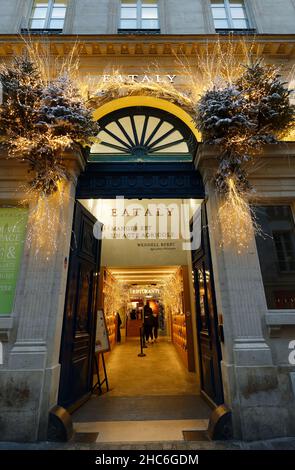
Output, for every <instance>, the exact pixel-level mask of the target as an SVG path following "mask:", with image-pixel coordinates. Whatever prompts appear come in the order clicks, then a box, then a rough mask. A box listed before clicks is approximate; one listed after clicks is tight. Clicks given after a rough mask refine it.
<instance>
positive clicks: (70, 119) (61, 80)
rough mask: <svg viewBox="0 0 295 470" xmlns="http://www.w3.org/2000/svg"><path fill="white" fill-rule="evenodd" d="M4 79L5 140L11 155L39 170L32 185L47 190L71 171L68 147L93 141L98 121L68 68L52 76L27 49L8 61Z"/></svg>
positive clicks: (0, 120) (1, 132) (1, 131)
mask: <svg viewBox="0 0 295 470" xmlns="http://www.w3.org/2000/svg"><path fill="white" fill-rule="evenodd" d="M0 80H1V82H2V85H3V89H4V102H3V105H2V106H1V107H0V136H1V141H3V142H5V145H6V147H7V150H8V156H9V157H13V158H16V159H18V160H20V161H24V162H28V163H29V165H30V170H31V171H32V172H33V173H34V177H33V179H32V181H31V188H32V189H33V190H35V191H37V193H39V194H40V195H42V194H44V195H46V196H48V195H50V194H52V193H53V192H55V191H57V189H58V185H57V183H58V182H59V181H64V180H66V179H68V178H69V176H70V175H69V174H68V171H67V169H66V167H65V165H64V163H63V156H62V154H63V152H64V151H65V150H66V149H67V148H69V147H71V146H73V145H75V144H79V145H82V146H87V145H88V146H90V145H91V144H92V143H93V140H94V138H95V136H96V135H97V134H98V131H99V128H98V124H97V123H96V122H95V121H93V119H92V112H91V110H90V109H88V108H87V106H86V103H85V101H84V99H83V98H82V97H81V95H80V93H79V90H78V89H77V88H76V87H75V86H74V84H73V83H72V81H71V79H70V78H69V77H68V76H67V75H66V73H65V74H64V75H62V76H58V77H57V78H55V79H52V80H51V81H48V82H47V81H45V80H44V77H43V75H42V73H41V71H40V70H39V68H38V64H37V63H34V62H33V61H32V59H31V58H30V57H29V56H28V55H25V56H23V57H20V58H16V59H14V61H13V63H12V64H11V65H3V66H2V68H1V69H0Z"/></svg>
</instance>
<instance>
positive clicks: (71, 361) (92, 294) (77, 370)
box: [59, 202, 101, 408]
mask: <svg viewBox="0 0 295 470" xmlns="http://www.w3.org/2000/svg"><path fill="white" fill-rule="evenodd" d="M95 223H96V219H95V218H94V217H93V216H92V215H91V214H90V212H88V211H87V210H86V209H85V208H84V207H83V206H82V205H81V204H80V203H79V202H76V207H75V215H74V223H73V232H72V240H71V255H70V264H69V273H68V284H67V293H66V302H65V314H64V323H63V333H62V344H61V353H60V363H61V379H60V389H59V404H60V405H62V406H64V407H65V408H69V407H71V406H72V405H74V404H75V403H77V402H79V401H80V400H83V399H84V398H86V397H87V396H88V395H89V394H90V392H91V388H92V366H93V364H92V362H93V353H94V342H95V325H96V310H97V308H96V306H97V301H98V299H97V293H98V282H99V276H98V273H99V263H100V251H101V241H100V240H96V239H95V237H94V236H93V227H94V224H95Z"/></svg>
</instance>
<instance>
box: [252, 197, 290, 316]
mask: <svg viewBox="0 0 295 470" xmlns="http://www.w3.org/2000/svg"><path fill="white" fill-rule="evenodd" d="M255 213H256V216H257V220H258V223H259V224H260V226H261V228H262V230H263V234H264V236H263V237H261V236H257V237H256V245H257V251H258V256H259V261H260V267H261V273H262V278H263V284H264V290H265V295H266V301H267V306H268V308H269V309H295V225H294V218H293V214H292V210H291V207H290V206H257V207H256V208H255Z"/></svg>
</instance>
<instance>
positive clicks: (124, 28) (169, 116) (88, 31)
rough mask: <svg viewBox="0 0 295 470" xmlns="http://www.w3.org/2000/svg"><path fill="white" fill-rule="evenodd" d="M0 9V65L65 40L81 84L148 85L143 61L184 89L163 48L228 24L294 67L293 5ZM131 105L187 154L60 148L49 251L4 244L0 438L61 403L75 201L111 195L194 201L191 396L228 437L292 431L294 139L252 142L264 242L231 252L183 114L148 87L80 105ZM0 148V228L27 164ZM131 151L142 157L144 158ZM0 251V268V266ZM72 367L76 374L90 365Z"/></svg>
mask: <svg viewBox="0 0 295 470" xmlns="http://www.w3.org/2000/svg"><path fill="white" fill-rule="evenodd" d="M0 7H1V13H0V60H1V62H5V61H9V60H11V58H13V57H14V56H15V55H18V54H20V53H21V51H22V48H23V38H24V37H25V38H26V37H28V35H30V38H31V40H32V41H40V42H42V41H43V42H46V44H47V45H49V47H50V50H51V52H52V53H53V55H55V56H57V57H58V56H62V57H64V56H66V55H67V54H68V53H69V51H70V50H71V48H72V47H73V45H74V44H75V43H76V42H77V41H78V43H79V47H80V70H79V73H80V75H81V76H83V75H87V74H88V75H90V76H93V80H95V78H97V77H101V76H105V80H106V81H107V80H108V74H109V73H111V72H110V71H111V70H112V69H120V70H121V71H122V74H124V75H126V76H129V77H133V79H134V80H136V81H137V80H144V79H145V77H147V80H148V72H146V71H147V70H149V71H150V70H151V69H152V66H153V65H154V64H155V63H156V64H157V71H158V72H157V75H158V78H159V80H166V81H170V82H171V83H172V82H173V83H174V85H175V86H176V87H178V88H179V89H181V90H185V89H186V86H187V84H186V79H185V76H182V75H181V71H179V68H178V66H177V60H176V56H177V54H181V55H182V56H184V57H185V58H186V59H187V60H188V62H193V60H194V57H195V53H196V51H202V48H205V47H207V45H208V44H211V45H214V44H215V43H216V41H217V40H218V38H219V40H220V41H221V43H222V42H226V41H227V40H228V34H229V33H231V34H232V39H231V40H232V41H233V43H235V42H236V43H238V41H240V40H241V38H244V40H245V41H249V42H251V41H253V42H254V43H255V47H256V50H257V53H258V55H259V56H261V57H262V58H264V59H265V61H266V62H267V63H273V64H275V65H279V66H280V67H281V68H282V70H283V73H284V75H285V77H286V80H287V79H288V77H289V76H291V75H290V73H291V71H292V68H294V66H295V26H294V25H295V1H294V0H277V1H274V0H244V1H243V0H241V1H232V0H220V1H217V0H216V1H214V0H212V1H210V0H183V1H182V2H179V1H176V0H158V1H156V0H155V1H153V0H150V1H145V0H137V1H136V0H130V1H129V0H126V1H124V0H123V1H122V2H121V1H120V0H79V1H78V0H68V1H66V0H65V1H55V0H48V1H45V2H38V1H33V0H9V1H8V0H0ZM21 35H22V37H21ZM151 73H152V72H151ZM294 85H295V84H294ZM138 108H140V109H141V112H143V111H144V112H143V116H145V117H146V116H147V119H148V118H150V117H155V118H157V119H162V120H163V121H165V122H166V121H167V122H169V123H170V124H171V125H173V126H175V128H176V129H177V131H178V132H180V134H181V135H182V138H183V139H184V140H185V139H186V141H187V142H189V141H190V139H193V140H194V141H195V142H196V146H195V150H190V149H189V152H188V153H190V154H192V153H193V152H194V155H192V159H191V161H189V160H188V161H185V160H184V159H183V158H182V159H180V160H179V161H176V162H174V163H173V164H172V163H171V162H170V163H167V164H166V165H167V166H165V162H164V160H162V162H161V154H160V155H159V156H158V158H159V159H160V161H158V163H159V165H160V166H157V165H156V163H151V162H149V164H150V166H146V167H145V168H144V169H143V168H142V167H139V166H138V161H139V160H138V161H137V160H136V159H134V160H130V159H129V160H128V163H126V165H128V166H127V167H122V163H120V162H119V163H118V159H117V160H113V161H108V160H107V159H106V160H105V163H106V165H105V166H104V167H102V166H100V167H99V169H97V167H95V162H94V163H92V166H89V163H88V162H87V161H85V158H84V157H83V155H82V153H80V152H79V151H77V152H76V153H74V152H69V154H67V155H66V157H65V161H66V164H67V167H68V169H69V170H70V171H71V173H72V175H73V176H74V178H73V181H72V182H71V184H70V185H69V189H68V191H69V199H68V201H69V202H68V203H67V204H66V205H65V207H63V210H62V211H61V213H60V217H62V218H63V221H64V223H65V226H66V234H59V240H58V243H57V248H56V250H55V252H54V253H53V254H52V256H51V257H50V259H47V258H43V257H42V253H39V255H38V256H35V253H34V249H33V248H34V247H31V248H30V249H28V248H27V247H26V246H25V247H23V248H22V247H19V248H18V249H19V253H18V255H17V260H16V264H17V263H18V264H19V268H18V269H17V266H16V265H15V266H14V267H12V268H11V269H12V270H13V269H14V274H12V276H15V278H14V279H13V282H14V283H15V284H12V297H11V299H10V301H11V305H7V306H5V309H6V310H5V309H4V308H2V310H1V311H0V340H1V343H2V353H3V354H2V355H3V358H2V359H3V361H2V364H0V430H1V433H0V439H1V440H5V441H36V440H46V438H47V431H48V417H49V412H50V410H51V409H52V408H53V407H54V406H55V405H57V404H58V403H59V404H60V405H63V406H65V403H66V402H67V399H66V398H65V399H64V400H62V399H61V394H60V393H61V392H60V387H61V385H60V384H61V383H62V382H63V381H64V382H66V381H67V376H66V375H65V374H66V373H70V372H67V370H68V369H67V365H66V364H65V362H66V361H70V360H72V359H73V357H71V358H68V359H67V356H66V355H65V356H63V353H62V351H63V347H65V346H64V344H65V343H63V341H64V339H63V338H64V334H65V333H64V332H65V326H64V328H63V324H64V325H65V320H64V317H65V315H66V314H65V304H66V306H67V301H66V298H68V297H67V296H68V291H69V287H68V289H67V283H68V276H70V274H69V265H70V266H71V252H72V244H71V235H72V227H73V220H74V212H75V204H76V202H75V201H76V200H78V199H87V200H89V199H94V200H95V199H104V198H107V199H113V198H115V197H116V196H118V195H119V196H125V197H127V198H131V199H132V198H133V199H141V198H149V199H150V198H155V199H161V198H166V199H169V198H179V199H187V198H194V199H197V200H200V201H201V200H202V201H204V200H205V201H206V209H207V218H208V229H209V238H208V240H207V242H205V247H204V253H203V254H202V255H201V258H199V259H197V258H195V259H194V257H192V260H190V261H189V262H188V266H189V268H190V269H191V268H192V269H193V271H194V272H195V275H198V273H200V272H201V271H200V270H201V269H203V268H200V263H201V264H202V263H203V265H202V266H204V269H205V271H204V272H205V276H206V275H208V273H209V277H210V276H211V277H212V280H211V281H210V280H209V281H208V286H207V291H209V288H210V289H211V287H212V289H214V290H215V295H214V298H215V297H216V305H213V304H212V310H210V306H209V307H208V305H209V300H208V297H207V300H206V301H207V304H208V305H207V311H206V312H205V315H208V318H211V327H210V328H211V329H210V328H209V329H207V330H206V334H207V336H208V338H209V340H208V342H207V343H206V344H205V343H204V344H203V343H202V338H203V339H204V337H205V335H204V334H203V333H204V331H202V325H201V326H200V322H199V321H198V320H197V315H198V309H200V306H197V307H194V306H193V304H194V303H195V299H193V298H192V296H193V294H192V292H193V290H192V289H191V291H190V295H191V306H190V310H191V312H192V314H193V315H194V316H195V317H196V319H194V326H193V327H192V328H193V329H194V335H193V336H194V340H193V341H194V348H193V351H194V352H193V353H192V354H193V355H194V361H195V363H196V374H197V375H198V376H199V377H201V379H200V385H199V387H200V392H203V395H204V396H207V398H208V401H210V402H211V406H212V408H214V406H217V405H220V404H222V403H225V404H226V405H227V407H228V408H229V409H230V410H231V412H232V422H233V433H234V437H235V438H240V439H245V440H252V439H265V438H270V437H282V436H294V435H295V424H294V423H295V407H294V404H295V365H294V363H292V360H290V357H291V352H292V348H294V343H293V346H292V341H294V340H295V300H294V299H295V274H294V273H295V226H294V216H295V165H294V163H295V161H294V158H295V144H294V143H293V142H281V143H279V144H277V145H268V146H265V148H264V149H263V165H262V166H260V167H258V168H256V169H255V170H254V171H253V172H252V173H251V183H252V184H253V186H254V187H255V189H256V196H255V201H254V203H255V205H256V206H258V208H259V220H260V222H261V225H262V226H263V230H264V232H265V233H266V234H267V237H266V239H265V240H263V239H262V238H261V239H257V240H256V239H255V236H254V232H253V238H252V240H251V241H250V243H249V246H248V248H247V250H246V251H244V252H243V253H241V254H239V255H238V256H237V255H236V254H235V253H233V252H232V251H231V250H227V249H221V248H220V238H221V236H222V232H223V230H225V227H222V226H218V227H216V223H215V221H216V220H217V212H218V208H219V204H220V202H219V200H218V198H217V196H216V194H215V191H214V188H213V184H212V175H213V174H214V170H215V169H216V154H217V149H215V148H213V147H211V146H209V147H208V146H206V145H204V144H202V142H201V139H200V136H199V135H198V133H197V131H196V130H195V129H194V126H193V125H192V123H191V119H190V116H189V115H188V114H187V113H186V112H185V111H184V110H182V109H180V108H179V106H177V105H175V104H174V103H172V102H171V101H169V100H163V99H157V98H154V97H149V96H144V97H142V96H132V97H125V98H121V99H115V100H113V101H111V102H109V103H107V104H106V105H105V106H104V107H103V109H96V108H95V106H94V113H95V116H96V119H98V120H99V121H102V120H106V122H110V123H111V122H113V121H112V120H114V119H116V114H114V113H117V114H118V115H119V119H124V118H126V117H128V116H129V115H132V113H133V112H134V109H138ZM142 110H143V111H142ZM128 113H129V114H128ZM130 113H131V114H130ZM135 115H136V113H135ZM1 152H2V153H1V157H0V167H1V172H0V211H1V214H2V216H3V218H2V217H1V219H2V220H1V227H0V229H1V230H2V229H3V230H4V228H3V227H5V225H6V226H7V224H9V222H7V220H9V217H13V216H14V215H12V216H11V210H12V209H15V210H19V209H17V208H18V207H19V206H18V202H19V201H20V200H22V199H23V198H24V193H23V189H22V188H23V185H24V183H25V182H26V181H27V180H28V169H27V168H26V166H25V165H23V164H20V163H17V164H16V163H15V162H13V161H12V160H11V159H7V158H6V154H5V151H4V150H3V151H1ZM179 152H180V153H182V151H180V150H179V149H178V150H177V151H174V154H175V153H176V154H177V153H178V154H179ZM140 158H141V161H142V159H143V160H144V155H143V156H142V155H141V156H140ZM100 165H101V164H100ZM112 165H113V166H112ZM120 165H121V166H120ZM151 165H154V166H151ZM155 165H156V166H155ZM161 165H162V167H161ZM186 165H188V166H186ZM102 173H103V181H102V179H101V178H102V176H101V175H102ZM130 175H132V178H131V179H130ZM128 178H129V179H128ZM149 178H151V181H153V182H152V183H151V186H150V192H148V190H147V189H146V187H145V188H143V186H148V184H146V185H143V184H142V181H150V179H149ZM165 178H166V179H165ZM167 178H168V179H167ZM168 180H169V181H168ZM114 181H115V182H114ZM29 209H30V208H29ZM12 214H14V213H12ZM2 221H3V223H2ZM203 226H207V223H204V224H203ZM22 230H24V231H25V228H22ZM3 233H4V232H2V234H3ZM203 236H204V237H205V238H206V236H207V232H206V234H204V235H203ZM209 242H210V243H209ZM2 244H3V246H4V238H2ZM209 244H210V247H209ZM0 248H1V244H0ZM5 250H6V248H5V249H4V250H2V251H3V267H2V268H1V273H2V274H3V273H5V272H7V271H8V270H9V267H8V265H5V262H6V258H4V257H5V256H6V254H7V252H6V251H5ZM0 253H1V252H0ZM5 253H6V254H5ZM96 261H97V260H94V261H93V262H94V265H93V266H94V270H95V269H97V266H96V264H95V263H96ZM89 262H90V260H89ZM198 263H199V264H198ZM170 264H181V265H183V264H185V263H184V262H179V263H173V262H172V261H171V262H170ZM113 265H114V262H113ZM116 265H119V261H118V264H116ZM148 265H149V263H148V262H147V266H148ZM6 266H7V267H6ZM198 270H199V271H198ZM196 273H197V274H196ZM213 277H214V282H213ZM189 282H191V281H189ZM211 282H212V283H211ZM4 284H5V283H4ZM4 284H3V285H4ZM2 289H4V287H2ZM195 289H196V290H198V286H197V287H196V286H195ZM196 295H197V303H198V294H196ZM199 295H200V293H199ZM199 313H200V312H199ZM222 330H223V335H222V334H221V331H222ZM218 332H219V334H218ZM202 334H203V335H202ZM90 336H91V335H90ZM222 336H224V338H223V337H222ZM72 346H73V345H72ZM205 358H207V359H205ZM206 360H207V362H206ZM83 367H84V366H83ZM85 367H88V369H87V373H88V374H89V370H91V367H92V365H91V361H90V363H89V364H88V365H87V366H85ZM208 377H211V378H210V379H209V378H208ZM207 380H208V381H209V382H207ZM77 393H78V395H77V397H76V398H77V399H78V398H79V392H77ZM65 396H66V395H65ZM70 401H71V400H70ZM72 401H73V400H72ZM76 401H77V400H76ZM65 407H66V406H65Z"/></svg>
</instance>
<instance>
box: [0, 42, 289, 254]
mask: <svg viewBox="0 0 295 470" xmlns="http://www.w3.org/2000/svg"><path fill="white" fill-rule="evenodd" d="M32 51H33V53H32ZM220 51H221V47H220V45H219V48H218V54H217V56H216V59H218V60H217V61H216V63H217V65H216V64H214V62H215V61H214V57H213V58H211V60H210V61H208V58H209V52H208V53H207V55H206V57H205V59H204V58H199V63H201V64H203V65H202V67H203V70H202V67H201V68H200V67H199V69H198V72H196V71H194V72H193V71H192V70H187V69H186V67H185V66H183V70H184V71H185V73H186V75H187V80H188V83H189V84H190V85H189V87H190V89H189V90H187V91H186V92H183V91H180V90H178V89H177V88H175V86H174V84H172V83H168V82H167V83H158V82H157V81H153V80H149V82H148V83H137V82H134V81H130V80H127V79H122V75H121V74H120V73H119V71H113V73H112V74H109V80H108V81H107V82H106V83H105V82H104V81H103V80H98V81H96V83H95V86H94V87H93V86H92V84H91V83H86V84H85V83H83V82H81V83H79V79H78V78H77V77H76V76H73V74H72V71H73V69H76V70H78V66H77V64H76V65H75V67H73V66H72V65H71V64H70V63H69V64H66V65H63V66H62V67H60V70H59V71H57V72H56V71H55V76H54V77H47V76H46V75H45V74H44V71H43V70H42V68H43V66H44V60H43V61H42V60H40V57H39V56H38V53H36V49H32V48H31V49H30V48H28V51H27V53H26V54H25V55H23V56H21V57H17V58H15V59H14V60H13V61H12V63H10V64H4V65H2V66H1V67H0V81H1V83H2V87H3V90H4V100H3V104H2V105H1V106H0V145H2V146H5V148H6V150H7V154H8V158H14V159H16V160H18V161H21V162H26V163H27V164H28V165H29V171H30V172H31V173H32V175H33V176H32V178H31V180H30V181H29V187H28V190H27V192H28V195H29V196H31V194H34V195H35V196H36V200H37V205H36V210H35V215H34V216H33V222H34V223H33V224H32V223H31V224H29V227H30V226H33V225H35V232H38V233H39V234H40V235H39V239H38V241H37V250H39V249H40V248H41V247H42V246H43V245H44V244H45V242H44V240H46V243H47V245H48V244H49V245H50V248H49V249H48V250H47V251H48V252H50V251H52V249H54V248H55V247H56V245H55V244H56V241H55V239H54V236H53V233H55V232H56V226H57V225H58V220H59V219H60V215H59V214H58V210H57V209H55V210H54V207H56V206H58V205H59V206H60V207H63V205H64V203H65V199H64V191H63V187H64V184H65V183H66V182H67V181H68V180H69V179H70V178H71V175H70V173H69V171H68V169H67V167H66V164H65V162H64V154H65V152H66V151H67V150H71V149H73V148H74V147H75V146H79V147H91V145H92V144H93V143H94V142H96V141H97V135H98V133H99V124H98V123H97V122H95V121H94V120H93V117H92V112H93V108H95V107H99V106H102V105H103V104H105V103H106V102H108V101H111V100H113V99H116V98H120V97H123V96H136V95H138V96H139V95H148V96H154V97H158V98H162V99H166V100H169V101H170V102H173V103H175V104H177V105H178V106H180V107H181V108H182V109H184V110H186V111H187V112H188V113H189V114H190V115H191V116H192V120H193V121H194V122H195V125H196V127H197V128H198V129H199V131H200V132H201V134H202V137H203V142H204V143H205V144H210V145H215V146H216V148H218V155H217V160H218V168H217V171H216V173H215V175H214V184H215V188H216V193H217V195H218V197H219V199H220V200H221V205H220V208H219V212H218V216H219V221H220V222H221V226H222V227H223V236H222V245H223V246H225V245H229V244H235V245H238V251H241V249H242V248H244V247H246V246H247V245H248V241H249V240H250V239H251V237H252V233H251V231H252V232H253V225H254V231H256V232H258V233H259V231H260V228H259V226H258V224H257V223H256V220H255V213H254V212H253V210H252V209H251V205H250V200H251V198H252V196H253V191H254V188H252V186H251V184H250V182H249V170H250V169H251V166H252V165H253V164H254V163H255V161H257V158H256V157H257V156H258V155H259V153H260V152H261V150H262V147H263V145H265V144H275V143H277V142H278V141H279V140H280V139H282V138H284V137H285V136H286V135H287V134H290V133H292V132H294V127H295V126H294V116H295V108H294V106H293V105H291V103H290V93H291V91H290V90H288V88H287V86H286V83H284V82H283V81H282V79H281V76H280V73H279V71H278V69H276V68H275V67H272V66H266V65H264V64H263V63H262V62H261V61H256V62H254V63H253V64H250V65H245V66H242V65H241V64H239V65H238V66H237V65H235V66H233V62H232V60H233V59H232V57H231V55H230V54H227V53H225V54H226V56H225V57H224V56H222V60H221V59H220V57H219V56H220ZM30 52H31V53H30ZM227 56H229V57H228V61H229V63H228V64H227V63H226V60H225V59H226V57H227ZM38 57H39V59H38ZM201 60H203V62H201ZM208 64H209V65H208ZM213 65H216V66H215V69H216V68H217V69H218V70H219V72H220V73H219V75H220V76H218V74H217V72H218V70H217V71H216V70H215V69H214V72H213V71H212V70H213V68H212V67H213ZM198 74H199V75H198ZM118 77H120V79H118ZM208 77H211V78H212V80H209V82H208V83H209V84H208V85H206V84H205V82H206V81H208V80H207V78H208ZM205 78H206V80H205ZM212 83H213V86H212ZM200 84H201V85H200ZM208 86H209V87H210V88H209V89H208ZM198 87H199V88H198ZM83 88H84V95H83V93H82V91H83ZM85 90H86V92H85ZM90 90H91V92H90ZM24 202H26V201H24ZM43 226H44V228H45V230H47V234H46V237H44V236H43V234H42V232H43V233H44V230H43V231H42V227H43ZM29 230H31V231H32V230H33V229H29ZM28 239H29V240H30V241H32V240H33V234H32V233H30V231H29V234H28ZM46 249H47V248H46Z"/></svg>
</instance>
